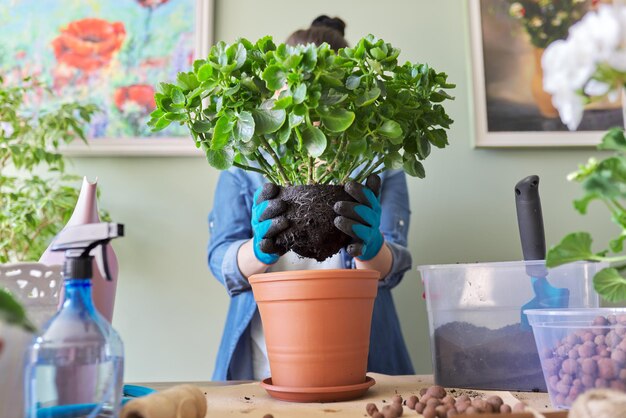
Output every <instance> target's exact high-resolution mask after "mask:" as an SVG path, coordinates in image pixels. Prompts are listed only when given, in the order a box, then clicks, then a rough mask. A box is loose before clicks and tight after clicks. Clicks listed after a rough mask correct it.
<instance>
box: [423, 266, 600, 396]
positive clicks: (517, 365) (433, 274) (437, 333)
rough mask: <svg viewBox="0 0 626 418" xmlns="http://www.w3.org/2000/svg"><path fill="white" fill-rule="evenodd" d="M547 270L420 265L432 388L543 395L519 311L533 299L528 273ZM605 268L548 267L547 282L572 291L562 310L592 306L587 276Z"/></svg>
mask: <svg viewBox="0 0 626 418" xmlns="http://www.w3.org/2000/svg"><path fill="white" fill-rule="evenodd" d="M544 265H545V264H544V262H543V261H542V260H538V261H515V262H498V263H474V264H449V265H425V266H419V267H418V270H419V271H420V274H421V276H422V279H423V281H424V287H425V290H426V292H425V296H426V306H427V310H428V322H429V328H430V342H431V351H432V356H433V357H432V359H433V369H434V373H435V381H436V383H437V384H439V385H442V386H446V387H457V388H474V389H494V390H518V391H544V392H545V391H546V390H547V388H546V384H545V380H544V378H543V373H542V370H541V364H540V362H539V356H538V354H537V349H536V345H535V340H534V337H533V333H532V329H531V328H530V326H522V325H521V316H522V306H524V305H527V304H528V303H529V302H531V301H532V300H535V290H534V288H533V279H532V276H533V275H536V274H537V272H541V271H544V272H545V267H544ZM604 267H606V264H603V263H588V262H577V263H571V264H567V265H564V266H560V267H558V268H555V269H550V270H548V275H547V282H548V283H549V284H550V285H552V286H554V287H558V288H567V289H569V301H568V303H567V306H563V307H572V308H583V307H585V308H586V307H597V306H598V296H597V294H596V293H595V291H594V290H593V284H592V278H593V276H594V274H595V273H596V272H597V271H599V270H601V269H602V268H604ZM539 302H540V301H539ZM535 305H536V306H535V307H542V306H541V303H536V304H535ZM544 307H550V306H544Z"/></svg>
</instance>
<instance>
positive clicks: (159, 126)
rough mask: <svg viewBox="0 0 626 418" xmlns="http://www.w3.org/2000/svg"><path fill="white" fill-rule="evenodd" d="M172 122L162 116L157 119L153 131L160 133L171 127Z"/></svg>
mask: <svg viewBox="0 0 626 418" xmlns="http://www.w3.org/2000/svg"><path fill="white" fill-rule="evenodd" d="M170 123H171V120H170V119H168V118H166V117H165V116H161V117H160V118H159V119H157V120H156V121H155V123H154V125H153V128H152V131H153V132H158V131H162V130H163V129H165V128H167V127H168V126H170Z"/></svg>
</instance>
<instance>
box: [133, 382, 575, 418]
mask: <svg viewBox="0 0 626 418" xmlns="http://www.w3.org/2000/svg"><path fill="white" fill-rule="evenodd" d="M368 375H369V376H371V377H373V378H374V379H376V384H375V385H374V386H372V387H371V388H370V389H369V391H368V392H367V393H366V394H365V396H364V397H362V398H361V399H356V400H353V401H349V402H336V403H304V404H299V403H289V402H282V401H278V400H275V399H273V398H271V397H270V396H269V395H268V394H267V393H266V392H265V390H264V389H263V388H262V387H261V386H260V384H259V382H184V383H190V384H193V385H195V386H198V387H199V388H200V389H201V390H202V391H203V392H204V393H205V396H206V398H207V403H208V413H207V415H206V418H211V417H220V418H228V417H239V418H262V417H263V416H264V415H265V414H272V415H273V416H274V418H293V417H326V418H348V417H360V418H364V417H367V413H366V412H365V405H366V404H368V403H370V402H373V403H375V404H376V405H377V406H378V408H379V409H382V407H383V406H384V405H386V404H388V403H389V402H390V401H391V397H392V396H393V395H395V394H400V395H402V397H403V398H405V399H407V398H408V397H409V396H411V395H417V394H419V391H420V389H422V388H424V387H428V386H431V385H432V384H433V376H432V375H413V376H388V375H382V374H376V373H368ZM182 383H183V382H159V383H139V384H140V385H142V386H147V387H151V388H153V389H156V390H163V389H167V388H169V387H172V386H174V385H177V384H182ZM463 393H468V394H469V395H470V396H472V395H474V396H476V395H477V394H485V395H490V394H497V395H499V396H501V397H502V398H503V399H504V401H505V402H506V403H508V404H509V405H511V406H513V405H514V404H515V403H517V402H518V401H524V402H526V403H527V404H528V405H529V406H530V407H532V408H533V409H535V410H536V411H540V412H542V413H545V412H546V411H549V410H551V406H550V400H549V398H548V394H546V393H527V392H506V391H498V392H496V391H482V390H481V391H479V390H465V389H455V393H453V394H454V395H455V396H460V395H461V394H463ZM408 412H409V410H408V409H407V408H406V407H405V414H404V416H417V415H413V414H414V412H413V413H410V414H409V413H408ZM411 412H412V411H411ZM463 416H464V417H467V418H469V417H470V416H469V415H463ZM489 416H491V415H476V417H481V418H487V417H489ZM493 416H494V417H502V415H493ZM545 416H546V418H565V417H566V416H567V413H566V412H551V413H547V414H546V415H545ZM508 417H511V418H533V415H532V414H530V413H526V414H513V415H508Z"/></svg>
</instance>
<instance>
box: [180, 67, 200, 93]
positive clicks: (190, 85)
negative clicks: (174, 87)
mask: <svg viewBox="0 0 626 418" xmlns="http://www.w3.org/2000/svg"><path fill="white" fill-rule="evenodd" d="M176 82H177V84H178V85H179V86H180V87H181V88H182V89H183V91H191V90H193V89H195V88H196V87H198V86H199V85H200V82H199V81H198V77H196V75H195V74H194V73H192V72H187V73H178V76H177V77H176Z"/></svg>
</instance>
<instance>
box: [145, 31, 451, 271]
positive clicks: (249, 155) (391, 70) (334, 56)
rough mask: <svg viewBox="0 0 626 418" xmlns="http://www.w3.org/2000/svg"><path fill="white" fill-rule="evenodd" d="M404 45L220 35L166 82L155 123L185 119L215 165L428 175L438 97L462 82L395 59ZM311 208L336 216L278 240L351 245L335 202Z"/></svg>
mask: <svg viewBox="0 0 626 418" xmlns="http://www.w3.org/2000/svg"><path fill="white" fill-rule="evenodd" d="M399 54H400V51H399V50H398V49H396V48H394V47H393V46H392V45H390V44H388V43H385V42H384V41H383V40H381V39H377V38H375V37H374V36H372V35H369V36H367V37H365V38H363V39H361V40H360V41H359V42H358V43H357V44H356V45H355V46H354V47H353V48H344V49H341V50H339V51H338V52H335V51H333V50H332V49H330V47H329V46H328V45H327V44H322V45H320V46H315V45H312V44H310V45H302V46H295V47H293V46H287V45H284V44H283V45H278V46H276V45H275V44H274V43H273V41H272V39H271V38H270V37H265V38H262V39H260V40H258V41H257V42H256V43H254V44H253V43H251V42H249V41H247V40H245V39H241V40H239V41H237V42H235V43H233V44H231V45H227V44H225V43H223V42H221V43H218V44H217V45H215V46H213V47H212V48H211V52H210V53H209V55H208V57H207V58H206V59H202V60H197V61H196V62H195V63H194V64H193V71H189V72H183V73H179V74H178V79H177V84H169V83H161V85H160V92H159V93H157V94H156V96H155V99H156V103H157V109H156V110H155V111H154V112H153V113H152V115H151V120H150V122H149V124H150V125H151V126H152V127H153V129H154V130H160V129H164V128H165V127H167V126H168V125H170V124H171V123H174V122H177V123H181V124H186V125H187V126H188V128H189V132H190V133H191V136H192V138H193V140H194V142H195V144H196V146H197V147H198V148H201V149H202V150H203V151H204V152H205V154H206V157H207V160H208V162H209V164H210V165H211V166H213V167H215V168H217V169H220V170H224V169H228V168H229V167H231V166H235V167H239V168H242V169H244V170H250V171H255V172H259V173H262V174H263V175H264V176H265V177H266V178H267V179H268V180H269V181H270V182H272V183H275V184H278V185H281V186H283V188H289V187H298V186H303V185H306V186H317V185H331V186H332V185H343V184H344V183H346V182H347V181H350V180H354V181H357V182H362V181H364V180H365V179H366V178H367V177H368V176H369V175H370V174H378V173H380V172H382V171H383V170H387V169H398V168H402V169H404V171H405V172H406V173H407V174H409V175H411V176H415V177H420V178H423V177H424V175H425V173H424V167H423V166H422V163H421V160H423V159H425V158H426V157H428V155H429V154H430V151H431V146H434V147H437V148H444V147H445V146H447V145H448V139H447V134H446V129H447V128H449V126H450V124H451V123H452V120H451V119H450V118H449V117H448V115H447V114H446V113H445V110H444V108H443V106H442V105H441V104H439V103H440V102H443V101H445V100H448V99H451V98H452V97H451V96H449V95H448V94H447V93H446V92H445V91H444V89H450V88H453V87H454V85H452V84H449V83H448V82H447V76H446V74H444V73H437V72H436V71H435V70H434V69H432V68H430V67H429V66H428V65H426V64H412V63H408V62H407V63H405V64H403V65H398V55H399ZM285 190H286V189H285ZM301 190H302V191H303V190H304V189H301ZM298 193H301V192H298ZM284 194H290V193H289V192H287V191H285V193H284ZM309 216H310V217H312V218H313V217H324V216H326V218H327V220H328V221H327V222H326V223H327V224H329V228H328V230H327V231H326V233H325V234H322V235H320V237H319V240H318V241H316V242H308V243H303V242H301V241H300V242H298V241H297V240H295V242H294V240H289V239H287V238H286V237H285V238H284V239H282V238H281V236H280V235H279V237H278V238H277V240H276V241H277V244H278V245H283V246H289V248H286V249H292V250H294V251H295V252H296V253H298V254H300V255H302V256H305V257H313V258H317V259H318V260H323V259H325V258H327V257H328V256H330V255H332V254H335V253H336V252H337V251H339V249H340V248H342V247H343V246H345V245H346V240H345V237H342V235H343V234H342V233H341V232H339V231H337V230H336V228H334V227H333V226H332V219H333V218H334V216H335V215H334V213H332V207H330V206H329V211H328V213H326V214H322V213H319V212H316V213H310V214H309ZM291 220H292V221H293V219H291ZM295 223H296V222H292V224H295ZM303 223H305V224H306V221H305V222H303ZM291 232H293V231H291ZM333 233H336V234H339V235H338V236H335V237H329V235H328V234H333ZM307 236H311V234H307Z"/></svg>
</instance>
